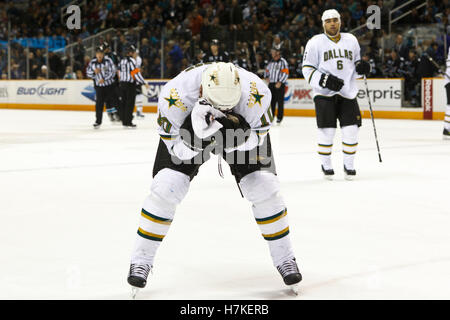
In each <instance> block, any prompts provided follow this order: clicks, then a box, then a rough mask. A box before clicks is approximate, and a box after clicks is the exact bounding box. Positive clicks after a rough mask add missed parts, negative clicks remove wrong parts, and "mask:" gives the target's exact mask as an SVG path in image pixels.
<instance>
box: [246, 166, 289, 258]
mask: <svg viewBox="0 0 450 320" xmlns="http://www.w3.org/2000/svg"><path fill="white" fill-rule="evenodd" d="M239 185H240V186H241V190H242V193H243V195H244V197H245V198H246V199H247V200H249V201H250V202H251V203H252V204H253V206H252V210H253V215H254V217H255V220H256V223H257V224H258V227H259V229H260V230H261V234H262V236H263V238H264V239H265V240H267V244H268V246H269V250H270V255H271V257H272V262H273V265H274V266H275V267H277V266H279V265H280V264H281V263H283V262H284V261H286V260H289V259H292V258H294V252H293V249H292V245H291V241H290V238H289V222H288V218H287V210H286V206H285V204H284V201H283V198H282V197H281V195H280V194H279V182H278V178H277V177H276V176H275V175H274V174H273V173H271V172H264V171H256V172H253V173H250V174H248V175H246V176H245V177H244V178H242V180H241V182H240V183H239Z"/></svg>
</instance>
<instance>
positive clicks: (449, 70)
mask: <svg viewBox="0 0 450 320" xmlns="http://www.w3.org/2000/svg"><path fill="white" fill-rule="evenodd" d="M445 65H446V68H445V75H444V85H447V83H449V82H450V50H449V51H448V55H447V61H446V62H445Z"/></svg>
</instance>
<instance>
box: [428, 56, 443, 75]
mask: <svg viewBox="0 0 450 320" xmlns="http://www.w3.org/2000/svg"><path fill="white" fill-rule="evenodd" d="M426 57H427V58H428V61H430V62H431V63H432V64H433V65H434V66H435V68H436V69H437V70H438V74H442V75H445V72H444V71H442V70H441V67H440V66H439V65H438V64H437V62H436V61H434V59H433V58H432V57H430V56H429V55H428V54H426Z"/></svg>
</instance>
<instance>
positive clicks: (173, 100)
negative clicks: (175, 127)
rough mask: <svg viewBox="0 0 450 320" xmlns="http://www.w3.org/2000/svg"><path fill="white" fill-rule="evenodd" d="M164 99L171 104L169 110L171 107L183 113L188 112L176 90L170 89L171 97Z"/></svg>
mask: <svg viewBox="0 0 450 320" xmlns="http://www.w3.org/2000/svg"><path fill="white" fill-rule="evenodd" d="M164 99H165V100H166V101H167V102H168V103H169V109H170V107H172V106H175V107H177V108H179V109H181V110H183V111H186V110H187V108H186V106H185V105H184V104H183V102H182V101H181V99H180V96H179V95H178V92H177V90H176V89H175V88H172V89H170V95H169V97H168V98H164Z"/></svg>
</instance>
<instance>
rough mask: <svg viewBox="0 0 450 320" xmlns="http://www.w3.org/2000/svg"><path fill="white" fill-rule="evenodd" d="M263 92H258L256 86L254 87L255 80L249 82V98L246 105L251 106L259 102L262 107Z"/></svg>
mask: <svg viewBox="0 0 450 320" xmlns="http://www.w3.org/2000/svg"><path fill="white" fill-rule="evenodd" d="M263 97H264V95H263V94H260V93H259V90H258V88H257V87H256V82H254V81H252V82H250V100H249V101H248V107H249V108H251V107H253V106H254V105H256V104H259V106H260V107H262V98H263Z"/></svg>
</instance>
